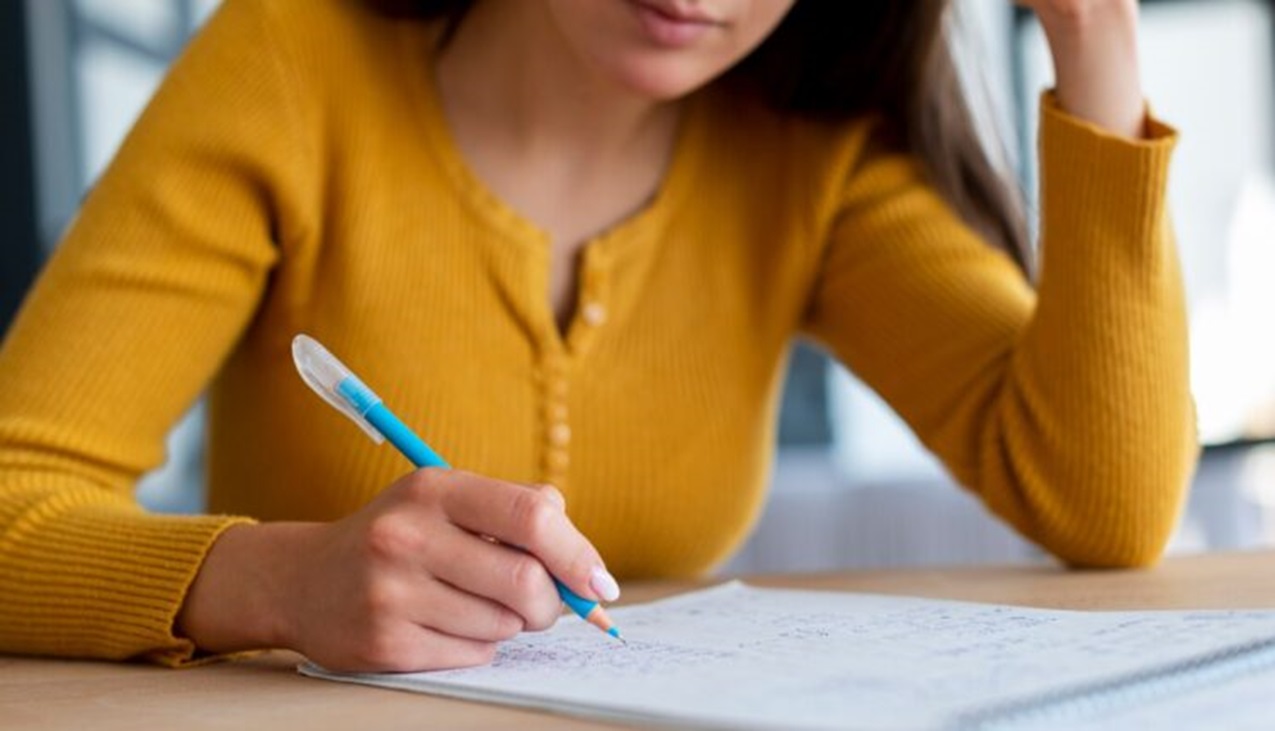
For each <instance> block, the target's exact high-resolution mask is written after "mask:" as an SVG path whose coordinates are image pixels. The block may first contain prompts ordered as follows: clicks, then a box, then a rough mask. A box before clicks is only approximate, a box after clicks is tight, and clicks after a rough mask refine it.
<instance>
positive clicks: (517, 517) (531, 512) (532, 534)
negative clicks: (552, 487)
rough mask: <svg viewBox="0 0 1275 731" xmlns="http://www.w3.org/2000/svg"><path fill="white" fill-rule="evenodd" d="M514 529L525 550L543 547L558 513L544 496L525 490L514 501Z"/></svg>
mask: <svg viewBox="0 0 1275 731" xmlns="http://www.w3.org/2000/svg"><path fill="white" fill-rule="evenodd" d="M513 511H514V516H513V520H514V529H515V530H516V531H517V532H518V534H519V536H521V540H522V545H523V546H524V547H525V548H532V549H534V548H536V547H538V546H540V545H543V541H544V540H545V539H546V538H547V537H548V534H549V531H550V530H551V528H552V526H553V521H554V518H555V517H556V516H557V515H558V511H557V510H556V509H555V508H554V507H553V503H551V502H550V501H549V500H548V499H547V498H546V497H545V496H544V495H542V494H541V493H539V492H536V491H533V490H525V491H523V492H521V493H519V494H518V496H517V497H516V498H515V499H514V504H513Z"/></svg>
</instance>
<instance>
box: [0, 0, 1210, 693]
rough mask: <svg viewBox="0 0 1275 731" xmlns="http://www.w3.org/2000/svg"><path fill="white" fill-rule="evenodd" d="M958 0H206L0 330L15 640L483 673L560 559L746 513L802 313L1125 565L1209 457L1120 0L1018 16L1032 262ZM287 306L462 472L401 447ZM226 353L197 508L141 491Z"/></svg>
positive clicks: (655, 546)
mask: <svg viewBox="0 0 1275 731" xmlns="http://www.w3.org/2000/svg"><path fill="white" fill-rule="evenodd" d="M945 5H946V3H944V2H940V1H939V0H916V1H915V2H910V3H897V2H885V1H884V0H881V1H879V2H871V3H869V2H856V3H840V2H827V1H820V0H801V2H794V0H703V1H702V2H694V1H692V0H537V1H535V2H529V1H527V0H516V1H515V0H475V1H474V2H425V1H421V2H415V3H412V2H406V3H397V8H396V9H386V8H384V7H381V8H379V9H374V8H373V7H372V6H371V4H370V3H369V2H368V0H325V1H324V2H319V3H315V2H300V1H299V0H226V2H225V3H224V6H223V7H222V8H221V9H220V11H219V12H218V13H217V15H216V16H215V17H214V18H213V19H212V20H211V21H210V23H209V24H208V26H207V27H206V28H205V30H204V31H203V33H201V34H200V36H199V37H198V38H197V39H196V40H195V41H194V42H193V43H192V44H191V46H190V48H189V49H188V50H187V52H186V53H185V54H184V56H183V58H182V59H181V60H180V61H179V62H178V63H177V64H176V66H175V67H174V68H173V70H172V72H171V73H170V75H169V77H168V79H167V81H166V82H165V84H164V85H163V87H162V89H161V90H160V92H159V93H158V95H157V96H156V98H155V99H154V101H153V103H152V104H151V106H150V108H149V109H148V110H147V112H146V113H145V115H144V116H143V118H142V119H141V121H140V122H139V123H138V125H137V127H136V129H135V130H134V132H133V133H132V134H131V135H130V137H129V139H128V140H127V142H126V143H125V144H124V146H123V148H122V149H121V151H120V153H119V155H118V157H117V159H116V160H115V162H114V163H113V165H112V166H111V168H110V170H109V171H108V172H107V173H106V175H105V176H104V177H103V178H102V180H101V181H100V182H99V184H98V185H97V187H96V189H95V190H94V192H93V194H92V195H91V196H90V198H89V199H88V201H87V202H86V204H85V206H84V209H83V211H82V212H81V215H80V216H79V218H78V219H77V220H76V222H75V223H74V225H73V226H72V227H71V229H70V231H69V232H68V233H67V234H66V238H65V241H64V242H63V244H62V246H61V247H60V250H59V252H58V254H57V256H56V257H55V258H54V260H53V261H52V262H51V264H50V266H49V268H48V270H47V271H46V272H45V274H44V275H43V277H42V278H41V281H40V283H39V285H38V286H37V287H36V289H35V291H34V292H33V294H32V295H31V297H30V299H29V301H28V302H27V304H26V306H25V308H24V310H23V312H22V315H21V317H20V319H19V321H18V323H17V324H16V325H15V326H14V328H13V330H12V332H11V333H10V335H9V337H8V340H7V343H6V345H5V348H4V351H3V356H0V376H2V377H3V382H4V384H5V387H4V389H2V390H0V596H4V597H5V601H4V602H3V604H2V605H0V650H3V651H7V652H21V653H42V654H64V655H79V656H98V657H113V658H123V657H134V656H144V657H147V658H151V659H153V660H156V661H161V662H166V663H171V664H177V663H182V662H186V661H188V660H190V659H192V658H197V657H201V656H207V655H212V654H221V653H232V652H236V651H239V650H246V649H250V648H255V647H288V648H293V649H296V650H298V651H300V652H303V653H305V654H307V655H308V656H310V657H311V658H312V659H313V660H315V661H316V662H319V663H320V664H322V665H325V666H327V667H330V668H333V669H347V670H355V669H358V670H420V669H428V668H440V667H451V666H459V665H468V664H474V663H483V662H486V661H488V660H489V659H490V658H491V657H492V653H493V651H494V648H495V644H496V643H497V642H499V641H501V640H504V639H507V638H509V637H511V636H513V635H515V634H516V633H518V632H520V631H523V630H537V629H542V628H544V627H546V626H548V625H549V624H550V623H551V622H552V621H553V619H554V618H555V617H556V615H557V613H558V611H559V608H560V605H559V600H558V598H557V595H556V593H555V592H554V588H553V585H552V583H551V581H550V575H553V576H557V577H559V578H561V579H562V580H563V581H564V582H565V583H566V584H567V585H569V586H570V587H571V588H572V589H574V590H575V591H576V592H577V593H579V594H581V595H582V596H585V597H590V598H596V599H603V600H613V599H614V598H615V597H616V596H617V594H618V587H617V583H616V581H615V579H614V578H613V577H614V576H616V575H618V576H621V577H637V576H680V575H692V574H698V573H702V572H704V571H706V570H708V569H709V568H711V567H712V566H713V565H714V564H716V563H717V562H719V561H720V560H721V559H723V558H724V557H725V556H727V555H728V554H729V553H730V551H731V550H732V549H733V548H734V547H736V546H737V545H738V544H739V542H740V540H741V539H742V538H743V536H744V535H745V533H746V532H747V530H748V527H749V525H750V524H751V522H752V520H753V518H754V517H755V515H756V512H757V510H758V506H759V505H760V502H761V498H762V485H763V483H764V476H765V474H766V471H767V467H768V465H769V462H770V458H771V454H772V451H773V445H772V442H773V439H772V437H773V421H774V419H773V416H774V404H775V396H776V391H777V384H778V374H779V373H780V371H781V365H782V361H783V354H784V352H785V349H786V347H787V344H788V343H789V342H790V340H791V338H792V337H793V336H794V335H797V334H799V333H804V334H807V335H809V336H812V337H814V338H816V339H818V340H819V341H820V342H822V343H823V344H825V345H826V346H827V347H828V348H829V349H830V350H832V351H833V352H834V353H836V355H837V356H838V357H839V358H840V359H841V360H842V361H844V362H845V363H846V364H847V365H848V366H849V367H851V368H852V369H854V370H855V371H856V372H857V373H858V374H859V375H860V376H861V377H862V378H864V379H865V380H866V381H867V382H868V383H869V384H871V385H872V386H873V388H875V389H876V390H877V391H878V392H880V393H881V394H882V395H883V396H884V397H885V398H886V399H887V400H888V401H889V402H890V403H891V404H892V406H893V407H894V408H895V409H896V410H898V412H899V413H900V414H902V416H903V417H904V418H905V419H907V420H908V422H909V423H910V425H911V426H912V427H913V429H914V430H915V431H916V432H917V434H918V435H919V436H920V437H921V439H922V440H923V441H924V442H925V444H926V445H927V446H928V447H929V448H931V449H932V450H934V451H935V452H936V453H937V454H938V455H939V456H940V457H941V458H942V459H943V460H944V462H945V463H946V465H947V466H948V468H949V469H950V471H951V472H952V474H953V475H954V476H955V477H956V478H957V479H959V480H960V481H961V482H962V483H963V484H964V485H965V486H967V487H968V488H969V489H970V490H972V491H974V492H975V493H977V494H978V495H979V496H980V497H981V498H982V500H983V501H984V502H985V503H986V504H987V505H988V507H989V508H990V509H991V510H992V511H994V512H995V513H996V514H997V515H999V516H1000V517H1002V518H1003V519H1005V520H1006V521H1008V522H1009V523H1010V524H1011V525H1013V526H1014V527H1015V528H1017V529H1018V530H1019V531H1020V532H1022V533H1023V534H1024V535H1025V536H1027V537H1028V538H1030V539H1032V540H1034V541H1037V542H1038V543H1039V544H1040V545H1042V546H1043V547H1045V548H1046V549H1048V550H1049V551H1052V552H1053V553H1054V554H1056V555H1057V556H1058V557H1059V558H1060V559H1062V560H1063V561H1065V562H1068V563H1070V564H1078V565H1086V566H1136V565H1144V564H1149V563H1151V562H1153V561H1154V560H1155V559H1156V558H1157V556H1158V555H1159V553H1160V551H1161V550H1162V547H1163V545H1164V543H1165V541H1166V540H1167V537H1168V535H1169V532H1170V531H1171V529H1172V527H1173V524H1174V521H1175V518H1176V516H1177V513H1178V510H1179V507H1180V505H1181V502H1182V495H1183V490H1184V486H1185V483H1186V479H1187V475H1188V472H1189V470H1190V466H1191V462H1192V459H1193V457H1194V454H1195V444H1194V439H1193V430H1192V426H1191V416H1192V414H1191V405H1190V399H1189V395H1188V392H1187V382H1186V365H1185V363H1186V352H1185V349H1186V337H1185V327H1184V315H1183V302H1182V290H1181V285H1180V282H1179V277H1178V272H1177V263H1176V258H1175V254H1174V251H1173V247H1172V244H1171V241H1170V235H1169V229H1168V224H1167V223H1166V216H1165V204H1164V187H1165V178H1166V174H1167V169H1168V162H1169V157H1170V150H1171V148H1172V146H1173V133H1172V131H1171V130H1169V129H1168V128H1166V127H1164V126H1162V125H1160V124H1158V123H1157V122H1155V121H1152V120H1150V119H1148V118H1147V115H1146V113H1145V111H1144V105H1143V101H1142V97H1141V92H1140V90H1139V85H1138V72H1137V63H1136V58H1135V51H1136V42H1135V28H1136V13H1137V7H1136V3H1135V2H1134V0H1036V2H1034V3H1032V5H1033V6H1034V7H1035V9H1036V10H1037V11H1038V12H1039V13H1040V16H1041V19H1042V21H1043V23H1044V26H1045V28H1046V31H1047V33H1048V36H1049V39H1050V43H1051V46H1052V48H1053V51H1054V58H1055V64H1056V67H1057V75H1058V87H1057V90H1056V92H1055V93H1053V94H1051V95H1047V96H1046V98H1045V100H1044V102H1043V123H1042V126H1043V128H1042V171H1043V218H1042V221H1041V232H1042V243H1043V247H1042V249H1043V266H1042V273H1041V276H1040V279H1039V287H1038V290H1037V291H1035V292H1034V291H1033V290H1032V288H1031V287H1030V286H1029V285H1028V282H1027V279H1026V277H1025V276H1024V273H1023V270H1024V266H1023V261H1024V258H1023V256H1022V255H1021V254H1020V253H1019V252H1021V251H1022V250H1023V249H1022V239H1023V234H1022V233H1021V227H1020V225H1019V224H1018V222H1017V219H1016V218H1015V211H1014V206H1013V203H1012V200H1013V199H1012V197H1011V196H1010V195H1009V194H1008V193H1007V192H1006V191H1007V190H1008V189H1007V188H1006V187H1005V186H1004V185H1003V184H1002V183H1001V182H1000V181H999V180H998V179H997V178H996V177H995V175H994V174H993V172H992V169H991V167H990V166H989V164H988V163H987V157H986V156H985V155H984V154H983V153H982V151H981V150H980V149H979V148H978V146H977V143H976V136H975V133H974V130H972V129H971V125H970V121H969V114H968V111H967V109H966V106H965V104H964V101H963V100H962V98H961V96H960V94H959V92H958V90H957V87H956V82H955V79H954V76H953V74H952V69H951V60H950V58H949V56H948V53H947V51H946V49H945V47H944V45H943V44H942V42H941V30H940V26H941V18H942V16H943V13H944V6H945ZM303 331H304V332H309V333H312V334H314V335H315V336H316V337H318V338H319V339H320V340H321V341H324V342H325V343H326V344H327V345H328V346H329V347H330V348H332V350H333V351H334V352H336V353H337V354H338V355H340V356H341V357H342V358H343V359H345V360H346V361H347V362H349V363H350V365H351V366H352V367H353V368H354V369H355V370H356V371H357V372H359V373H360V374H361V375H362V376H363V377H364V378H365V379H366V380H367V381H368V382H369V383H370V384H371V385H372V386H373V387H374V388H376V389H377V390H378V391H380V392H381V393H382V395H383V396H385V397H386V400H387V401H388V402H389V403H391V404H393V405H394V406H395V408H396V410H398V411H399V412H400V415H401V416H402V417H403V418H404V420H405V421H407V422H408V423H411V424H413V425H414V426H416V427H417V428H418V429H419V430H420V431H421V432H422V433H423V434H424V435H425V437H426V438H427V439H428V440H429V441H430V442H431V443H432V444H433V445H434V446H435V447H436V448H438V450H439V451H440V453H442V454H444V455H447V456H448V458H449V459H450V460H451V461H452V462H453V463H454V464H457V465H462V466H464V467H465V468H467V469H468V470H472V472H459V471H457V472H441V471H437V470H422V471H417V472H414V473H410V474H406V475H404V474H403V473H404V464H403V463H402V462H401V459H400V458H399V457H398V456H397V455H395V454H394V453H393V451H392V450H376V449H373V448H372V447H371V445H369V444H367V443H366V442H365V441H364V439H363V437H362V435H360V434H359V433H358V432H357V430H355V429H353V428H351V426H350V425H349V424H348V423H346V422H345V421H344V420H343V419H342V417H340V416H339V415H337V414H335V413H333V412H331V410H330V409H328V408H327V407H326V406H325V405H324V404H322V403H321V402H320V401H319V400H318V399H316V398H314V397H313V395H311V394H309V393H307V392H306V390H305V388H304V386H303V385H302V384H301V383H300V381H299V379H298V378H297V377H296V374H295V373H294V372H293V370H292V365H291V363H290V359H289V357H288V352H289V351H288V346H289V342H290V340H291V338H292V336H293V335H294V334H295V333H297V332H303ZM210 384H211V391H210V411H211V415H210V426H209V430H210V437H209V439H210V444H209V455H210V464H209V478H208V479H209V501H210V508H211V510H212V511H214V512H215V513H217V514H216V515H212V516H203V517H196V518H180V517H171V516H155V515H146V514H144V513H142V512H141V511H140V510H139V509H138V508H137V507H136V506H135V504H134V503H133V501H132V500H131V498H130V490H131V486H132V484H133V482H134V480H135V479H136V477H137V476H138V474H140V473H141V472H143V471H144V470H146V469H148V468H150V467H153V466H154V465H155V464H157V463H158V462H159V461H160V458H161V451H160V450H161V445H162V443H163V435H164V434H165V432H166V430H167V429H168V427H169V426H170V424H171V423H172V422H173V421H174V420H175V419H176V418H177V417H178V415H179V414H181V413H182V412H183V411H184V410H185V409H186V408H187V407H188V406H189V404H190V403H191V401H192V400H193V399H194V398H195V397H196V395H197V394H198V393H199V392H200V391H202V390H203V389H204V388H205V387H206V386H209V385H210ZM548 485H553V486H554V487H549V486H548ZM566 506H569V508H568V507H566ZM254 521H261V522H254ZM586 536H587V538H586ZM483 537H493V538H495V539H498V541H499V542H492V541H488V540H484V538H483ZM509 546H520V547H522V548H524V549H526V552H525V553H524V552H521V551H517V550H514V549H512V548H510V547H509ZM604 559H605V560H604Z"/></svg>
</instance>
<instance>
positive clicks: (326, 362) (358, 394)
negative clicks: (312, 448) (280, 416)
mask: <svg viewBox="0 0 1275 731" xmlns="http://www.w3.org/2000/svg"><path fill="white" fill-rule="evenodd" d="M292 362H293V363H295V364H296V366H297V372H298V373H300V374H301V380H303V381H305V383H306V385H307V386H309V387H310V390H312V391H314V392H315V393H317V394H319V397H320V398H322V399H323V400H324V401H327V402H328V403H329V404H331V405H332V407H333V408H335V409H336V410H337V411H340V412H341V413H343V414H345V415H346V416H348V417H350V420H351V421H353V422H354V423H355V424H358V425H359V428H360V429H362V430H363V431H364V432H366V433H367V435H368V436H369V437H371V438H372V441H374V442H376V443H377V444H380V443H382V442H384V441H385V437H383V436H381V433H380V432H379V431H377V430H376V428H375V427H373V426H372V425H371V424H370V423H368V420H367V419H366V418H365V417H364V414H366V413H367V411H368V409H370V408H372V407H373V406H375V405H376V404H379V403H380V402H381V399H380V398H379V397H377V395H376V394H375V393H373V392H372V389H370V388H368V387H367V386H366V385H364V383H363V382H362V381H360V380H359V378H358V376H356V375H354V374H353V373H351V372H350V369H349V368H346V367H345V364H344V363H342V362H341V361H339V360H337V357H336V356H335V355H332V354H331V353H329V352H328V349H327V348H325V347H323V346H322V345H320V344H319V341H317V340H315V339H314V338H312V337H310V336H309V335H304V334H302V335H297V336H296V337H294V338H293V339H292Z"/></svg>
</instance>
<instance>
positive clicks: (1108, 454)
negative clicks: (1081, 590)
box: [806, 96, 1198, 566]
mask: <svg viewBox="0 0 1275 731" xmlns="http://www.w3.org/2000/svg"><path fill="white" fill-rule="evenodd" d="M1041 117H1042V123H1041V124H1042V127H1041V149H1040V154H1041V172H1042V176H1043V177H1042V181H1041V186H1042V188H1041V189H1042V195H1041V201H1042V214H1041V215H1042V220H1041V259H1042V261H1041V272H1040V277H1039V281H1038V287H1037V288H1036V290H1035V291H1033V289H1032V288H1031V287H1030V286H1029V284H1028V283H1027V281H1026V280H1025V279H1024V277H1023V276H1022V275H1021V274H1020V273H1019V271H1018V270H1017V268H1016V266H1015V265H1014V264H1013V263H1012V262H1011V261H1010V260H1009V259H1008V257H1006V256H1004V255H1003V254H1001V253H999V252H996V251H994V250H993V249H992V248H991V247H989V246H988V245H987V244H986V243H985V242H983V241H982V240H980V239H979V238H978V237H977V236H976V235H975V234H974V233H973V232H972V231H971V230H970V229H969V228H968V227H967V226H965V225H964V224H963V223H962V222H961V221H960V220H959V219H958V217H957V216H956V215H955V214H954V213H953V212H952V211H951V210H950V208H949V207H948V206H946V205H945V204H944V202H943V201H942V200H940V198H939V197H938V196H937V195H936V193H935V192H934V191H933V190H932V189H931V188H929V187H927V185H926V184H925V183H924V182H923V179H922V174H921V172H920V171H919V169H918V166H917V165H916V164H915V162H914V161H911V160H909V159H907V158H906V157H902V156H892V155H886V154H877V155H870V156H866V157H865V158H864V159H863V160H862V161H861V163H860V164H859V165H858V166H857V168H856V170H855V172H854V173H852V174H851V175H850V179H849V182H848V184H847V185H846V188H845V190H844V195H843V196H842V197H841V199H840V201H839V210H838V211H837V213H836V218H835V224H834V225H833V227H832V234H831V237H830V241H829V244H828V248H827V250H826V254H825V259H824V261H823V264H822V268H821V272H820V278H819V281H818V283H817V285H816V291H815V294H814V298H813V301H812V303H811V307H810V309H809V312H808V316H807V318H808V319H807V322H806V327H807V329H808V332H810V333H811V334H812V335H813V336H814V337H815V338H816V339H818V340H820V341H821V342H823V343H824V344H825V345H826V346H828V347H829V348H830V349H831V350H833V351H834V352H835V354H836V355H837V356H838V357H839V358H840V359H841V360H842V361H843V362H844V363H845V364H846V365H847V366H848V367H849V368H850V369H851V370H853V371H854V372H856V373H857V374H858V375H859V376H860V377H861V378H863V379H864V381H865V382H866V383H867V384H868V385H869V386H870V387H872V388H873V389H874V390H876V391H877V392H878V393H879V394H880V395H881V396H882V397H883V398H884V399H885V400H886V401H887V402H888V403H889V404H890V405H891V406H892V407H893V408H894V409H895V410H896V411H897V412H898V413H899V414H900V415H901V416H902V417H903V418H904V420H906V421H907V422H908V424H909V425H910V427H911V428H912V429H913V430H914V432H915V433H916V434H917V435H918V437H919V438H920V440H921V441H922V442H923V443H924V444H925V445H926V446H927V447H928V448H929V449H931V450H932V451H933V452H934V453H935V454H936V455H937V456H938V457H939V458H940V459H941V460H942V461H943V462H944V464H945V465H946V467H947V468H948V470H949V471H950V472H951V474H952V475H953V476H954V477H955V478H956V479H957V480H958V481H959V482H960V483H962V484H963V485H964V486H965V487H967V488H968V489H970V490H972V491H973V492H974V493H976V494H977V495H978V496H979V497H980V498H981V499H982V501H983V502H984V503H985V504H986V505H987V507H988V508H989V509H990V510H991V511H992V512H993V513H995V514H996V515H998V516H1000V517H1001V518H1003V519H1004V520H1006V521H1007V522H1008V523H1010V524H1011V525H1012V526H1014V527H1015V528H1016V529H1017V530H1018V531H1019V532H1020V533H1022V534H1023V535H1024V536H1025V537H1027V538H1028V539H1030V540H1033V541H1035V542H1037V543H1038V544H1040V545H1041V546H1042V547H1044V548H1045V549H1047V550H1048V551H1050V552H1052V553H1053V554H1055V555H1056V556H1058V557H1059V558H1060V559H1062V560H1063V561H1065V562H1067V563H1069V564H1072V565H1080V566H1131V565H1134V566H1136V565H1145V564H1149V563H1152V562H1154V561H1155V560H1156V559H1157V558H1158V557H1159V556H1160V554H1161V552H1162V551H1163V549H1164V546H1165V544H1166V543H1167V541H1168V539H1169V537H1170V535H1171V533H1172V531H1173V529H1174V528H1175V526H1176V523H1177V520H1178V517H1179V513H1180V511H1181V506H1182V504H1183V502H1184V494H1185V490H1186V486H1187V484H1188V481H1189V476H1190V473H1191V470H1192V469H1193V466H1194V461H1195V458H1196V455H1197V452H1198V448H1197V444H1196V436H1195V427H1194V408H1193V404H1192V401H1191V397H1190V392H1189V386H1188V374H1187V368H1188V353H1187V331H1186V312H1185V303H1184V294H1183V287H1182V283H1181V276H1180V272H1179V265H1178V259H1177V254H1176V250H1175V246H1174V243H1173V238H1172V233H1171V229H1170V224H1169V222H1168V216H1167V212H1166V203H1165V197H1166V190H1165V188H1166V180H1167V176H1168V170H1169V161H1170V157H1171V153H1172V149H1173V147H1174V145H1175V142H1176V133H1175V132H1174V131H1173V130H1172V129H1170V128H1168V127H1166V126H1164V125H1162V124H1160V123H1158V122H1156V121H1154V120H1150V121H1149V122H1148V137H1147V139H1145V140H1138V141H1134V140H1126V139H1120V138H1117V137H1114V136H1111V135H1108V134H1106V133H1105V132H1103V131H1101V130H1100V129H1098V128H1096V127H1093V126H1091V125H1088V124H1086V123H1084V122H1082V121H1080V120H1077V119H1075V118H1073V117H1070V116H1068V115H1066V114H1065V113H1063V112H1062V111H1061V110H1060V109H1059V108H1058V107H1057V106H1056V103H1055V102H1054V101H1053V99H1052V97H1049V96H1047V97H1046V98H1045V100H1044V103H1043V109H1042V115H1041Z"/></svg>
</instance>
